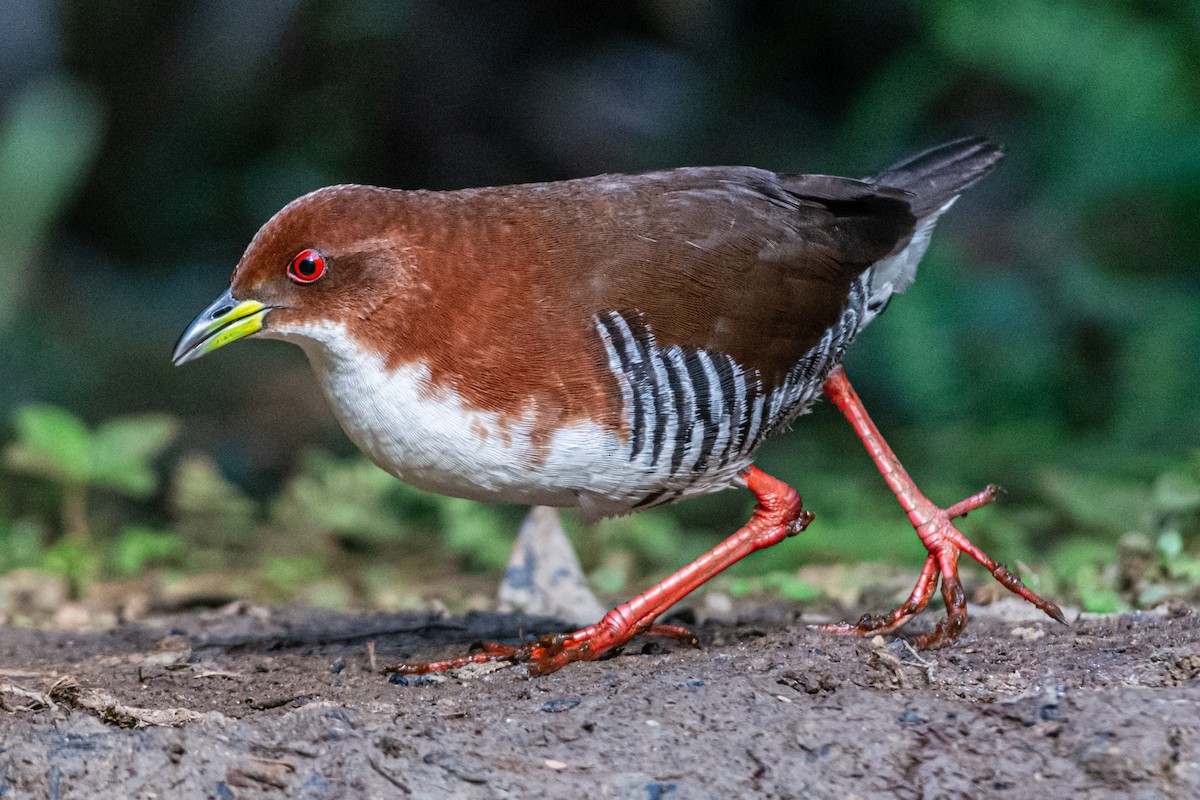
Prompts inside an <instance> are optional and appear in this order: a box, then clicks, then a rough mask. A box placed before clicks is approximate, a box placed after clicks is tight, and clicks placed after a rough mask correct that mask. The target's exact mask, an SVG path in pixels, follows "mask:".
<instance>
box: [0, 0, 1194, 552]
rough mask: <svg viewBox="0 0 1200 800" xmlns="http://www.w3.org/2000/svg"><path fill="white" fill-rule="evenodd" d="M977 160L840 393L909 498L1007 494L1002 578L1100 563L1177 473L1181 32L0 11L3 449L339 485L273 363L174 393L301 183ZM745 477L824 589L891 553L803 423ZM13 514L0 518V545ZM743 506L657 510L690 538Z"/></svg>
mask: <svg viewBox="0 0 1200 800" xmlns="http://www.w3.org/2000/svg"><path fill="white" fill-rule="evenodd" d="M967 134H986V135H988V136H990V137H992V138H994V139H995V140H997V141H999V142H1001V143H1002V144H1003V145H1004V146H1005V148H1006V149H1007V152H1008V156H1007V157H1006V158H1005V159H1004V161H1003V162H1002V163H1001V165H1000V168H999V169H997V170H996V171H995V172H994V173H993V174H992V175H990V176H989V177H988V178H987V179H986V180H985V181H984V182H983V183H981V184H980V185H979V186H978V187H976V188H975V189H973V190H972V191H971V192H970V193H969V194H968V195H967V196H965V197H964V198H963V199H962V200H961V201H960V203H959V204H958V205H957V206H956V207H955V208H954V209H953V211H952V212H951V213H950V214H949V215H948V216H947V217H946V218H945V220H944V222H943V223H942V224H941V226H940V227H939V231H938V234H937V235H936V236H935V239H934V245H933V248H932V249H931V251H930V254H929V256H928V257H927V259H926V261H925V263H924V265H923V267H922V270H921V273H920V276H919V278H918V280H917V283H916V285H915V286H914V287H913V288H912V289H911V290H910V291H909V292H908V294H907V295H906V296H904V297H901V298H898V299H897V300H896V301H895V302H894V303H893V304H892V306H891V308H890V309H889V311H888V313H887V314H886V315H884V317H882V318H881V319H879V320H878V321H877V322H876V323H874V324H873V325H872V327H871V328H870V329H869V330H868V331H867V332H866V333H865V334H864V335H863V336H862V337H861V338H860V340H859V342H858V343H857V344H856V345H855V346H854V347H853V348H852V350H851V352H850V354H849V357H848V360H847V364H848V370H849V372H850V375H851V377H852V379H854V380H855V382H856V384H857V386H858V389H859V391H860V393H861V394H862V395H863V397H864V399H865V400H866V402H867V404H868V408H870V409H871V410H872V412H873V413H874V414H875V416H876V418H877V420H878V422H879V423H880V425H881V426H882V427H883V429H884V432H885V434H890V435H891V437H892V439H893V444H894V446H896V448H897V450H898V451H899V452H900V454H901V456H902V458H905V459H906V461H907V463H908V464H909V467H910V469H911V471H913V472H914V474H915V475H916V477H917V478H918V479H919V480H920V481H922V482H923V483H924V484H926V486H927V487H928V491H929V492H930V493H931V495H933V496H934V498H935V499H937V500H939V501H941V502H946V503H950V502H953V501H954V500H957V499H959V497H960V496H961V495H963V494H965V493H969V492H971V491H974V490H976V489H977V488H979V486H981V485H982V484H983V483H985V482H988V481H997V482H999V483H1001V484H1004V485H1005V486H1006V487H1007V488H1008V489H1009V495H1008V498H1007V499H1006V501H1005V505H1006V506H1007V507H1008V509H1009V510H1008V511H1007V512H1005V511H999V512H997V511H987V512H985V513H984V514H983V515H981V517H980V519H981V522H982V524H983V526H984V528H983V530H982V534H981V535H983V537H984V541H985V543H989V544H995V543H996V542H999V544H998V545H996V546H997V548H998V549H999V550H1000V551H1001V552H998V553H997V555H1000V556H1004V555H1005V553H1004V551H1005V550H1007V551H1008V553H1009V555H1011V554H1012V553H1014V552H1015V553H1018V554H1023V553H1034V554H1036V553H1038V552H1043V553H1044V552H1046V550H1047V549H1048V548H1050V547H1053V546H1055V545H1056V544H1061V543H1062V542H1065V541H1067V540H1068V539H1070V538H1071V537H1087V536H1101V535H1104V536H1109V537H1112V538H1115V537H1116V536H1117V535H1118V534H1119V533H1121V532H1122V531H1123V530H1128V529H1133V528H1136V527H1138V526H1139V525H1142V524H1144V520H1143V518H1142V517H1143V516H1144V512H1145V511H1146V509H1147V508H1149V506H1147V505H1146V504H1145V503H1144V502H1142V501H1139V500H1138V499H1137V498H1138V497H1139V496H1140V495H1138V494H1137V493H1138V492H1139V491H1142V490H1146V491H1148V487H1150V486H1151V484H1152V481H1153V480H1154V479H1155V476H1156V475H1158V474H1160V473H1162V472H1163V471H1166V470H1170V469H1173V468H1176V467H1178V465H1179V464H1180V463H1182V462H1184V460H1186V459H1187V458H1189V453H1190V452H1191V451H1192V450H1194V449H1195V448H1196V447H1197V446H1200V402H1198V401H1197V396H1198V394H1200V368H1198V367H1200V213H1198V208H1200V5H1198V4H1196V3H1193V2H1169V1H1168V0H1159V1H1157V2H1154V1H1151V0H1148V1H1147V2H1119V1H1118V0H1102V1H1097V0H1002V1H1001V0H988V1H987V2H969V3H968V2H954V1H953V0H927V1H925V2H861V3H845V2H813V3H809V2H775V3H771V2H746V3H722V2H716V1H715V0H714V1H713V2H682V1H681V0H661V1H660V2H641V3H561V2H542V3H511V2H495V3H474V2H442V1H437V2H435V1H434V0H428V2H387V1H385V0H357V2H332V0H330V1H329V2H299V1H298V0H271V1H270V2H253V3H251V2H247V3H240V2H232V0H204V1H200V2H186V3H184V2H160V1H159V0H135V1H130V2H107V1H104V2H102V1H101V0H81V1H79V2H47V1H46V0H15V1H14V2H8V3H6V4H5V5H4V8H3V10H2V11H0V437H3V438H8V436H9V435H10V434H11V421H12V415H13V412H14V410H15V409H16V408H17V407H18V406H19V405H21V404H23V403H27V402H31V401H39V402H52V403H56V404H60V405H62V406H65V407H66V408H68V409H71V410H72V411H74V412H75V413H77V414H79V415H80V416H82V417H83V418H84V419H85V420H87V421H88V422H89V423H96V422H99V421H101V420H104V419H106V418H108V417H111V416H113V415H119V414H125V413H129V412H134V411H168V412H171V413H173V414H176V415H179V416H180V417H181V418H182V419H183V420H184V422H185V424H184V427H183V433H182V435H181V438H180V441H179V443H178V445H177V446H176V447H175V449H174V450H173V451H172V452H171V453H169V454H168V456H167V457H166V458H165V459H164V462H163V463H164V467H163V468H164V470H168V469H169V468H170V464H171V462H172V459H173V458H175V457H177V456H178V455H179V454H180V453H183V452H190V451H196V450H199V451H204V452H208V453H211V454H212V455H213V456H214V457H215V458H216V459H217V462H218V464H219V465H220V468H221V469H222V471H223V472H224V473H225V474H226V475H228V476H229V477H231V478H232V479H233V480H234V481H235V482H237V483H238V484H239V485H240V486H242V487H243V488H245V489H246V490H247V491H249V492H250V493H251V494H252V495H254V496H255V497H259V498H263V497H267V496H271V495H273V494H275V493H276V492H278V491H279V487H280V485H281V483H282V481H283V480H284V478H285V476H287V475H288V474H291V473H292V472H294V471H295V469H296V460H297V458H298V455H299V453H300V452H302V451H303V450H304V449H306V448H309V447H312V446H321V447H324V448H327V449H331V450H333V451H334V452H337V453H343V454H349V453H351V452H352V447H351V445H349V443H348V442H347V441H346V440H345V439H344V438H343V437H342V435H341V434H340V432H339V431H338V429H337V427H336V424H335V422H334V421H333V418H332V416H331V414H330V413H329V412H328V410H327V409H326V408H325V406H324V403H323V401H322V400H321V398H320V397H319V395H318V392H317V389H316V386H315V383H314V381H313V380H312V379H311V376H310V375H309V373H308V368H307V365H306V364H305V363H304V359H303V357H302V355H301V353H300V351H299V350H298V349H295V348H291V347H288V346H286V345H283V344H278V343H247V344H239V345H238V346H236V347H233V348H229V349H228V350H222V351H221V352H220V353H218V354H216V355H215V356H211V357H208V358H205V359H204V360H203V361H201V362H199V363H197V364H194V365H189V366H188V367H186V368H184V369H175V368H173V367H171V366H170V365H169V362H168V357H169V354H170V351H171V348H172V345H173V344H174V341H175V338H176V337H177V336H178V334H179V332H180V331H181V330H182V329H183V327H184V326H185V325H186V324H187V323H188V322H189V321H190V320H191V319H192V317H193V315H194V314H195V313H196V312H197V311H199V310H200V309H201V308H202V307H203V306H204V305H206V304H207V303H208V302H209V301H210V300H211V299H212V298H213V297H215V296H216V294H217V293H219V292H220V291H221V290H222V289H223V288H224V287H225V285H226V283H227V279H228V276H229V273H230V271H231V269H232V267H233V265H234V264H235V263H236V261H237V259H238V257H239V255H240V253H241V250H242V248H243V247H244V246H245V244H246V243H247V242H248V241H249V239H250V237H251V236H252V235H253V234H254V232H255V230H256V229H257V228H258V226H259V225H261V224H262V223H263V222H264V221H265V220H266V219H267V218H268V217H269V216H270V215H271V214H272V213H273V212H274V211H275V210H276V209H277V208H278V207H280V206H281V205H282V204H283V203H285V202H286V201H288V200H289V199H291V198H292V197H294V196H296V195H298V194H301V193H303V192H306V191H308V190H310V189H313V188H315V187H318V186H321V185H324V184H329V183H337V182H361V183H374V184H381V185H386V186H394V187H406V188H457V187H465V186H476V185H485V184H496V183H506V182H520V181H529V180H555V179H562V178H571V177H577V176H583V175H589V174H594V173H598V172H605V171H636V170H645V169H651V168H659V167H670V166H679V165H693V164H753V165H757V166H762V167H767V168H771V169H775V170H781V171H820V172H833V173H841V174H850V175H863V174H869V173H871V172H874V171H876V170H878V169H879V168H882V167H883V166H885V165H887V164H889V163H891V162H893V161H895V160H897V159H899V158H901V157H904V156H906V155H908V154H910V153H911V152H914V151H916V150H918V149H920V148H923V147H926V146H929V145H933V144H937V143H939V142H941V141H943V140H945V139H949V138H952V137H956V136H960V135H967ZM762 463H763V464H764V466H766V467H767V468H769V469H773V470H775V471H777V472H778V473H780V474H781V475H782V476H783V477H785V478H787V479H790V480H792V481H794V482H796V484H797V485H798V486H799V488H800V489H801V492H802V493H803V494H804V496H805V498H806V502H807V503H808V504H809V506H810V507H812V508H814V509H815V510H816V511H817V514H818V521H819V522H820V523H821V525H814V527H813V528H812V529H811V531H810V533H809V535H808V536H807V537H806V543H805V545H804V546H803V547H804V548H805V552H807V553H810V554H812V555H813V556H814V557H817V556H820V555H822V554H823V555H824V556H826V557H829V558H837V557H839V556H840V555H843V554H857V555H859V556H869V555H871V554H872V553H873V552H876V551H874V550H872V551H871V552H860V550H861V548H856V546H855V545H854V542H855V541H858V542H863V541H868V542H871V541H876V539H873V538H871V537H869V536H867V537H866V538H864V536H865V535H864V534H863V533H862V532H863V529H864V528H866V529H870V530H872V531H876V532H878V530H880V529H881V528H882V529H884V530H886V531H887V533H886V535H885V537H886V539H887V541H892V540H893V538H894V540H895V541H896V542H897V547H898V548H900V549H902V550H903V551H904V552H913V548H915V547H917V545H916V542H915V538H913V537H911V534H906V533H904V520H903V518H902V516H901V515H900V514H899V511H898V509H894V508H893V507H892V506H890V505H888V504H889V503H890V500H888V498H887V495H886V489H885V488H884V487H883V484H882V482H881V481H879V480H878V478H877V477H876V476H875V475H874V474H873V470H872V467H871V465H870V463H869V461H868V460H867V458H866V456H865V454H864V453H863V452H862V450H861V447H860V446H859V444H858V443H857V441H856V440H855V439H854V438H853V435H852V434H851V432H850V431H849V429H848V428H847V427H846V426H845V425H844V424H843V423H842V422H841V421H840V418H839V417H838V416H837V415H836V413H835V412H833V411H831V410H830V409H829V408H828V406H827V404H826V405H823V406H822V407H821V408H819V409H818V410H817V411H816V412H815V413H814V414H812V415H810V416H808V417H805V418H802V419H801V420H800V421H799V423H798V425H797V431H795V432H794V433H792V434H791V435H789V436H787V437H783V438H781V439H779V440H777V441H776V442H774V443H772V445H770V447H769V448H768V449H767V450H766V451H765V452H764V456H763V460H762ZM3 480H4V479H3V477H2V476H0V486H2V485H3ZM1139 487H1140V488H1139ZM29 498H30V495H29V493H27V492H13V491H8V492H7V493H6V492H5V490H3V489H0V512H2V513H0V517H3V516H7V517H9V518H12V517H15V516H19V515H22V514H28V513H36V511H37V509H32V510H31V509H30V508H29V507H28V506H27V505H25V504H26V503H28V502H32V501H30V499H29ZM1131 498H1132V499H1131ZM34 499H36V496H35V498H34ZM164 506H165V503H163V502H162V499H161V498H159V500H158V501H157V504H156V502H155V501H152V502H151V503H150V504H148V505H145V506H142V507H139V508H138V509H137V510H136V512H131V513H136V514H139V515H143V516H148V517H149V518H158V517H161V516H163V515H165V511H164V510H163V507H164ZM747 507H748V500H747V499H745V498H742V499H738V498H735V497H733V496H731V495H722V496H720V497H718V498H715V499H709V500H704V501H698V502H695V503H690V504H684V505H682V506H680V507H678V510H677V513H679V514H680V515H682V516H681V519H682V521H683V523H684V524H685V526H688V527H695V528H703V529H706V530H708V531H710V532H713V531H716V530H720V529H723V528H725V527H727V526H729V525H736V524H737V522H738V520H739V519H740V518H741V516H742V515H743V514H744V513H745V511H746V509H747ZM984 517H986V518H987V520H989V521H984ZM974 520H975V517H974V516H973V517H972V523H974ZM162 524H166V523H162ZM822 525H823V526H824V527H822ZM976 529H977V530H978V528H976ZM892 531H894V532H895V533H894V536H893V533H892ZM989 532H990V533H989ZM1006 537H1007V540H1006ZM875 546H876V545H872V547H875ZM879 546H880V547H881V546H882V545H879ZM797 552H798V551H797ZM914 555H915V553H914ZM915 567H916V564H915V563H914V564H913V568H914V569H915Z"/></svg>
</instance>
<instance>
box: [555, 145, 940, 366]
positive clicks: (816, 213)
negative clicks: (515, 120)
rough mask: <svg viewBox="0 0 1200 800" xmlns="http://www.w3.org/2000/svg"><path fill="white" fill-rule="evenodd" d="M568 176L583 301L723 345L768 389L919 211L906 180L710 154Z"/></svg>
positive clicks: (660, 330) (566, 248) (662, 335)
mask: <svg viewBox="0 0 1200 800" xmlns="http://www.w3.org/2000/svg"><path fill="white" fill-rule="evenodd" d="M601 182H603V184H604V185H603V187H602V188H601V186H598V185H596V184H598V183H601ZM572 184H573V186H572V188H573V189H576V190H577V193H576V192H572V195H573V196H572V197H562V196H559V197H558V200H559V205H558V206H557V209H556V210H555V214H554V217H555V219H556V225H558V226H561V221H562V219H563V215H564V213H565V211H566V208H567V207H572V208H574V209H576V210H577V211H579V213H580V217H579V218H578V219H577V220H574V222H575V223H576V224H573V225H568V226H565V227H558V228H557V229H556V230H554V231H553V237H554V238H556V239H560V240H562V241H561V245H563V246H562V247H561V248H556V249H558V250H559V251H560V252H566V253H582V254H587V259H588V262H589V263H587V264H579V265H578V266H577V269H578V271H577V272H576V273H574V274H578V275H590V276H592V280H591V281H590V282H588V283H585V284H581V285H579V286H576V287H574V289H573V290H572V291H573V294H575V295H576V298H577V301H578V302H580V303H582V304H584V306H585V307H586V308H589V309H590V313H597V312H600V311H604V310H613V309H615V310H636V311H639V312H641V313H642V314H643V315H644V319H645V322H646V323H647V324H648V325H649V326H650V328H651V329H652V330H653V331H654V334H655V335H656V336H657V337H658V340H659V342H660V343H661V344H664V345H671V344H684V345H690V346H698V347H703V348H705V349H710V350H715V351H718V352H722V353H728V354H729V355H731V356H733V357H734V358H735V359H736V360H737V361H738V363H740V364H742V365H743V366H745V367H749V368H752V369H757V370H758V371H759V373H760V374H761V375H762V378H763V381H764V384H765V388H767V389H770V388H772V387H774V386H776V385H778V384H779V382H780V381H781V380H782V379H783V376H784V375H785V374H786V373H787V371H788V370H789V369H791V368H792V367H793V366H795V364H796V363H797V362H798V361H799V360H800V358H801V357H802V356H803V355H804V354H805V353H806V352H807V351H808V350H809V349H810V348H811V347H812V346H813V345H815V344H816V343H817V342H818V341H819V340H820V338H821V336H822V335H823V334H824V333H825V331H826V330H827V329H828V328H829V327H830V326H831V325H832V324H833V323H834V322H835V321H836V320H837V318H838V317H839V315H840V314H841V312H842V310H843V308H844V307H845V305H846V300H847V296H848V293H849V289H850V284H851V283H852V282H853V281H854V279H855V278H857V277H858V276H859V275H860V274H861V273H862V272H863V271H864V270H865V269H867V268H868V267H869V266H870V265H871V264H872V263H874V262H875V261H877V260H879V259H881V258H885V257H886V256H887V255H888V254H889V253H890V252H892V251H893V250H894V249H895V248H896V246H897V244H898V243H900V242H902V241H903V240H905V239H906V238H907V237H909V236H911V235H912V232H913V230H914V226H915V224H916V219H915V217H914V216H913V214H912V213H911V211H910V208H909V201H910V196H909V195H908V193H907V192H905V191H903V190H899V189H893V188H889V187H885V186H874V185H872V184H870V183H867V182H864V181H858V180H853V179H850V178H836V177H831V176H824V175H796V176H779V175H776V174H775V173H771V172H767V171H765V170H758V169H751V168H742V167H710V168H694V169H683V170H673V171H670V172H663V173H651V174H648V175H640V176H603V177H601V178H595V179H588V180H585V181H575V182H572ZM589 184H591V185H589Z"/></svg>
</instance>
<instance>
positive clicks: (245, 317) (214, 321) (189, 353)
mask: <svg viewBox="0 0 1200 800" xmlns="http://www.w3.org/2000/svg"><path fill="white" fill-rule="evenodd" d="M268 310H269V309H268V308H267V307H266V306H264V305H263V304H262V303H260V302H258V301H257V300H235V299H234V297H233V290H232V289H226V290H225V293H224V294H222V295H221V296H220V297H218V298H217V299H216V300H214V301H213V303H212V305H210V306H209V307H208V308H206V309H204V310H203V311H201V312H200V315H199V316H198V317H196V319H195V320H194V321H193V322H192V324H191V325H189V326H188V328H187V330H186V331H184V332H183V335H182V336H180V337H179V343H178V344H176V345H175V354H174V355H173V356H171V361H173V362H174V363H175V366H179V365H180V364H186V363H187V362H189V361H195V360H196V359H197V358H200V356H202V355H205V354H207V353H211V352H212V351H213V350H216V349H217V348H218V347H224V346H225V345H227V344H229V343H230V342H236V341H237V340H238V339H241V338H243V337H245V336H249V335H250V334H252V333H257V332H258V331H259V330H261V329H262V321H263V317H265V316H266V315H267V311H268Z"/></svg>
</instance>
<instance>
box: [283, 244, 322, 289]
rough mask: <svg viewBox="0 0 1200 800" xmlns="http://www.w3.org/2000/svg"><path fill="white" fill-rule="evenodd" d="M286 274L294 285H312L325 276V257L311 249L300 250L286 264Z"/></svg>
mask: <svg viewBox="0 0 1200 800" xmlns="http://www.w3.org/2000/svg"><path fill="white" fill-rule="evenodd" d="M287 274H288V277H289V278H291V279H292V280H294V281H295V282H296V283H312V282H313V281H316V280H318V279H320V277H321V276H322V275H324V274H325V256H323V255H321V254H320V253H318V252H317V251H316V250H313V249H312V248H311V247H310V248H308V249H307V250H301V251H300V252H299V253H296V257H295V258H293V259H292V263H291V264H288V270H287Z"/></svg>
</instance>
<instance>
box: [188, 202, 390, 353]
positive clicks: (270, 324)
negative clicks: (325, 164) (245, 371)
mask: <svg viewBox="0 0 1200 800" xmlns="http://www.w3.org/2000/svg"><path fill="white" fill-rule="evenodd" d="M401 194H402V193H400V192H395V191H393V190H390V189H380V188H377V187H373V186H353V185H347V186H330V187H326V188H324V189H318V190H317V191H315V192H312V193H310V194H307V195H304V196H303V197H300V198H298V199H296V200H293V201H292V202H291V203H289V204H288V205H287V206H285V207H284V208H283V209H282V210H280V211H279V213H277V214H276V215H275V216H274V217H272V218H271V219H270V220H269V221H268V222H267V223H266V224H265V225H263V227H262V228H261V229H260V230H259V232H258V233H257V234H256V235H255V236H254V239H253V240H252V241H251V242H250V246H249V247H247V248H246V252H245V254H244V255H243V256H242V258H241V261H239V262H238V265H237V268H236V269H235V270H234V272H233V277H232V278H231V279H230V285H229V289H227V290H226V291H225V292H224V293H223V294H222V295H221V296H220V297H218V298H217V299H216V300H215V301H213V303H212V304H211V305H209V306H208V308H206V309H204V310H203V311H202V312H200V315H199V316H197V317H196V319H195V320H194V321H193V322H192V324H191V325H189V326H188V328H187V330H185V331H184V332H183V335H182V336H181V337H180V338H179V343H178V344H177V345H176V346H175V353H174V355H173V357H172V360H173V361H174V363H175V364H176V365H179V364H185V363H187V362H189V361H194V360H196V359H197V358H200V357H201V356H203V355H206V354H208V353H211V352H212V351H213V350H216V349H217V348H219V347H224V346H225V345H227V344H229V343H230V342H235V341H237V340H238V339H243V338H245V337H247V336H261V337H265V338H275V339H295V340H298V341H300V342H301V343H304V341H305V340H313V339H320V337H321V336H322V335H324V332H326V331H328V330H329V329H330V328H329V324H330V323H334V324H336V323H347V322H350V321H351V320H354V319H356V318H357V319H362V318H363V316H364V314H369V313H370V311H371V310H372V309H374V308H377V307H378V306H379V304H380V303H381V302H382V301H383V300H384V299H386V298H389V297H392V296H394V295H395V293H396V292H397V291H398V290H399V289H400V288H401V287H402V286H403V284H404V283H405V282H406V281H405V277H406V276H405V275H404V272H405V270H404V264H406V263H408V260H409V259H408V258H407V254H406V252H405V250H406V248H405V247H404V232H403V228H402V226H403V219H402V216H403V215H402V214H400V213H398V209H397V205H398V203H400V202H401V199H400V196H401Z"/></svg>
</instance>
